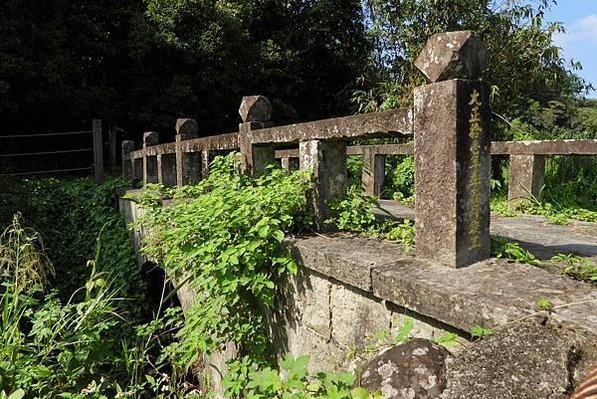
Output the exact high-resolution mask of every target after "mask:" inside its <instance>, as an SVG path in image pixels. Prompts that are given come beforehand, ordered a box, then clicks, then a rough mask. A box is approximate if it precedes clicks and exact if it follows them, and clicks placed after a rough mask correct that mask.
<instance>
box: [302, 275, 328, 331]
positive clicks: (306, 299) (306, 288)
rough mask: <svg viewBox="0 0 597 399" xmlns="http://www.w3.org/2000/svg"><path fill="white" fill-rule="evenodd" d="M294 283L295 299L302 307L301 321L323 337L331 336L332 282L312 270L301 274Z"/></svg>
mask: <svg viewBox="0 0 597 399" xmlns="http://www.w3.org/2000/svg"><path fill="white" fill-rule="evenodd" d="M293 283H294V284H293V285H294V288H295V289H296V291H295V298H294V301H295V305H296V306H297V307H298V308H299V309H300V311H299V313H300V318H301V319H300V321H301V323H302V324H304V325H305V326H307V327H309V328H311V329H313V330H314V331H316V332H318V333H319V334H321V336H322V337H326V338H329V337H330V332H331V326H330V325H331V320H330V290H331V289H332V283H331V282H330V281H329V280H327V279H325V278H322V277H319V276H317V275H315V274H314V273H312V272H307V273H301V274H299V275H298V278H296V279H294V281H293Z"/></svg>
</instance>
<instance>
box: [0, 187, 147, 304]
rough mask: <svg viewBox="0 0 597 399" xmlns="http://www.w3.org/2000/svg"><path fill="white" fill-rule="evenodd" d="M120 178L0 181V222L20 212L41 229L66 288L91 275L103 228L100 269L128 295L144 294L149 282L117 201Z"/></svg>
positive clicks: (58, 282)
mask: <svg viewBox="0 0 597 399" xmlns="http://www.w3.org/2000/svg"><path fill="white" fill-rule="evenodd" d="M124 186H125V183H124V181H122V180H120V179H108V180H107V181H106V182H105V183H104V184H102V185H99V186H98V185H96V184H95V182H94V181H93V180H92V179H89V178H81V179H72V180H58V179H54V178H49V179H30V180H2V181H0V187H1V190H0V225H3V226H6V225H8V224H9V223H10V222H11V219H12V215H13V214H14V213H15V212H21V214H22V216H23V220H24V223H25V224H26V225H27V226H30V227H32V228H34V229H35V230H36V231H38V232H39V233H40V234H41V237H42V238H43V241H44V243H45V245H46V247H45V249H46V251H47V254H48V256H49V258H50V259H51V261H52V262H53V263H54V264H55V265H56V271H57V273H56V276H57V277H56V279H55V284H56V285H57V286H58V287H59V288H60V289H61V290H62V291H64V292H67V293H68V295H70V292H72V291H74V290H75V289H77V288H79V287H80V286H82V285H83V284H84V283H85V281H86V279H87V276H88V271H87V269H86V267H85V263H86V262H87V261H88V260H89V259H93V258H94V257H95V251H96V244H97V238H98V235H99V234H100V231H101V233H102V242H101V251H100V258H99V259H98V264H97V269H98V271H102V272H108V273H110V274H111V276H112V277H113V278H115V279H118V280H119V281H120V282H121V284H124V285H125V287H124V291H123V293H124V294H125V295H126V296H127V297H129V298H139V293H142V292H143V290H141V291H139V289H138V287H140V286H141V287H142V286H143V285H144V283H143V282H142V281H141V278H140V276H139V273H138V271H137V265H136V260H135V258H134V254H133V249H132V246H131V244H130V242H129V239H128V234H127V231H126V227H125V225H124V221H123V220H122V217H121V216H120V214H119V212H118V209H117V204H118V196H117V192H116V191H117V190H118V189H119V188H122V187H124Z"/></svg>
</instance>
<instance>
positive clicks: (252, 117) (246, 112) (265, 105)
mask: <svg viewBox="0 0 597 399" xmlns="http://www.w3.org/2000/svg"><path fill="white" fill-rule="evenodd" d="M238 113H239V114H240V116H241V118H242V119H243V122H245V123H246V122H267V121H269V120H270V118H271V116H272V104H271V103H270V102H269V100H268V98H267V97H264V96H247V97H243V100H242V102H241V104H240V108H239V110H238Z"/></svg>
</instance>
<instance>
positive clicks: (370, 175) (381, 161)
mask: <svg viewBox="0 0 597 399" xmlns="http://www.w3.org/2000/svg"><path fill="white" fill-rule="evenodd" d="M385 177H386V157H385V155H380V154H376V153H375V152H374V151H373V150H371V149H370V148H366V147H365V149H364V150H363V174H362V176H361V179H362V184H363V190H364V192H365V195H368V196H371V197H374V196H379V195H381V191H382V189H383V184H384V180H385Z"/></svg>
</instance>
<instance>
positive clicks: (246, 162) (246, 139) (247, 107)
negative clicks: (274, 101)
mask: <svg viewBox="0 0 597 399" xmlns="http://www.w3.org/2000/svg"><path fill="white" fill-rule="evenodd" d="M238 113H239V114H240V116H241V118H242V120H243V123H241V124H240V125H239V127H238V133H239V147H240V153H241V163H242V169H243V171H244V172H245V173H247V174H251V175H254V176H258V175H260V174H262V173H263V172H264V171H265V167H266V166H267V165H270V164H273V163H275V161H276V159H275V147H274V146H273V145H267V144H254V143H253V141H252V138H251V130H255V129H262V128H264V127H265V126H266V125H267V124H268V122H269V120H270V118H271V115H272V106H271V104H270V102H269V100H268V99H267V97H264V96H249V97H243V100H242V102H241V104H240V108H239V110H238Z"/></svg>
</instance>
